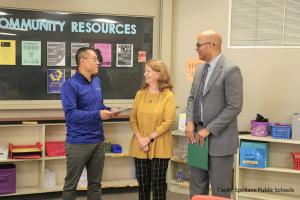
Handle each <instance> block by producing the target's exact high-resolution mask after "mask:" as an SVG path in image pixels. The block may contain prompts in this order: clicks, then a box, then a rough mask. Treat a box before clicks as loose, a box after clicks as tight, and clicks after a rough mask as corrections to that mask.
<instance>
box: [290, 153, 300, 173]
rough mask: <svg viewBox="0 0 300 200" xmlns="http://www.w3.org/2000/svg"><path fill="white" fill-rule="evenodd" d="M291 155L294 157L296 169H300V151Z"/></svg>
mask: <svg viewBox="0 0 300 200" xmlns="http://www.w3.org/2000/svg"><path fill="white" fill-rule="evenodd" d="M291 155H292V157H293V162H294V169H296V170H300V153H295V152H292V153H291Z"/></svg>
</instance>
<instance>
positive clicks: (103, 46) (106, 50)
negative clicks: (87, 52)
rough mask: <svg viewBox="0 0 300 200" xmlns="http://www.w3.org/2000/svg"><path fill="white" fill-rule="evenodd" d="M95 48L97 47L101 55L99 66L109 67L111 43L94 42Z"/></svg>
mask: <svg viewBox="0 0 300 200" xmlns="http://www.w3.org/2000/svg"><path fill="white" fill-rule="evenodd" d="M95 49H99V50H100V52H101V55H102V57H103V62H102V65H101V67H111V44H108V43H95Z"/></svg>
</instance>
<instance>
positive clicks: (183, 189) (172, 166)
mask: <svg viewBox="0 0 300 200" xmlns="http://www.w3.org/2000/svg"><path fill="white" fill-rule="evenodd" d="M172 135H173V147H174V149H176V148H177V147H178V145H184V144H187V140H186V138H185V134H184V132H183V131H180V130H176V131H173V132H172ZM178 169H181V170H182V171H183V172H184V177H183V181H177V179H176V174H177V172H178ZM167 182H168V190H169V191H170V192H177V193H183V194H189V169H188V165H187V161H186V160H185V159H182V158H178V157H176V156H175V155H174V157H173V158H172V159H171V160H170V163H169V169H168V178H167Z"/></svg>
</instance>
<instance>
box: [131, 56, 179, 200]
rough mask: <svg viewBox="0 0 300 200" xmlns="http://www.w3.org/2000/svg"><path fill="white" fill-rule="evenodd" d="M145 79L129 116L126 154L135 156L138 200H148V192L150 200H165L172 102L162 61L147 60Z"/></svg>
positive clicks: (168, 76)
mask: <svg viewBox="0 0 300 200" xmlns="http://www.w3.org/2000/svg"><path fill="white" fill-rule="evenodd" d="M144 76H145V80H144V83H143V84H142V87H141V89H140V90H139V91H138V92H137V93H136V96H135V100H134V103H133V107H132V110H131V114H130V125H131V129H132V131H133V133H134V135H133V137H132V139H131V143H130V149H129V153H130V155H131V156H132V157H134V163H135V168H136V176H137V180H138V183H139V200H150V193H151V189H152V196H153V200H165V199H166V190H167V183H166V173H167V168H168V162H169V160H170V158H171V157H172V151H173V149H172V135H171V128H172V125H173V122H174V118H175V109H176V108H175V107H176V106H175V99H174V94H173V93H172V92H171V89H172V84H171V82H170V75H169V73H168V70H167V67H166V65H165V64H164V63H163V62H162V61H159V60H150V61H148V62H147V63H146V67H145V73H144Z"/></svg>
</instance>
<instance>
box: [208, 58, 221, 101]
mask: <svg viewBox="0 0 300 200" xmlns="http://www.w3.org/2000/svg"><path fill="white" fill-rule="evenodd" d="M223 63H224V57H223V56H221V57H220V59H219V61H218V62H217V64H216V66H215V68H214V70H213V72H212V74H211V76H210V78H209V80H208V82H207V86H206V87H205V90H204V92H203V96H205V95H206V94H207V92H208V91H209V89H210V88H211V86H212V85H213V83H214V82H215V80H216V79H217V78H218V76H219V75H220V73H221V71H222V68H223Z"/></svg>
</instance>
